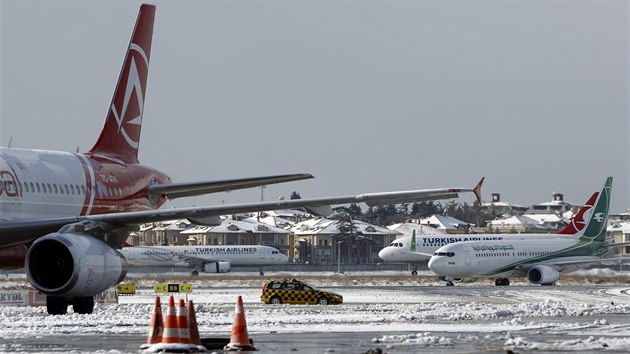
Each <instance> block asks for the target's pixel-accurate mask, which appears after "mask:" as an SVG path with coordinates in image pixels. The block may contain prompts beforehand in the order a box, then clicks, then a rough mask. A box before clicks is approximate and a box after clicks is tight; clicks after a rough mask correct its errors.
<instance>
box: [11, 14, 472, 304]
mask: <svg viewBox="0 0 630 354" xmlns="http://www.w3.org/2000/svg"><path fill="white" fill-rule="evenodd" d="M154 17H155V6H153V5H146V4H144V5H142V6H141V7H140V12H139V15H138V19H137V21H136V24H135V28H134V31H133V34H132V36H131V41H130V43H129V47H128V49H127V52H126V56H125V59H124V62H123V67H122V70H121V72H120V76H119V79H118V83H117V85H116V88H115V91H114V96H113V99H112V101H111V104H110V109H109V112H108V114H107V118H106V120H105V125H104V126H103V129H102V131H101V133H100V136H99V137H98V139H97V140H96V143H95V144H94V146H93V147H92V148H91V149H90V150H89V151H88V152H86V153H70V152H59V151H42V150H30V149H15V148H0V262H1V263H0V266H1V267H4V268H9V269H12V268H21V267H23V266H25V268H26V274H27V277H28V280H29V282H30V283H31V284H32V286H33V287H34V288H35V289H37V290H38V291H40V292H41V293H42V294H45V295H47V300H46V302H47V308H48V312H49V313H51V314H64V313H66V312H67V308H68V306H69V305H70V304H71V305H73V309H74V311H75V312H77V313H91V312H92V310H93V307H94V295H96V294H98V293H100V292H102V291H104V290H106V289H108V288H110V287H111V286H113V285H115V284H117V283H119V282H120V281H121V280H122V279H123V278H124V277H125V275H126V272H127V262H126V260H125V258H124V257H123V256H122V255H121V254H120V252H118V251H117V249H120V248H121V247H122V245H123V243H124V242H125V240H126V239H127V237H128V235H129V232H130V231H133V230H135V229H137V228H138V225H139V224H142V223H147V222H157V221H165V220H172V219H183V218H186V219H188V220H189V221H191V222H193V223H195V224H200V225H219V224H220V223H221V220H220V218H219V216H220V215H226V214H238V213H245V212H257V211H264V210H273V209H288V208H297V207H304V208H305V209H307V211H309V212H310V213H312V214H315V215H328V214H330V213H331V212H332V209H331V205H333V204H349V203H360V202H366V203H367V204H369V205H380V204H398V203H406V202H415V201H422V200H435V199H447V198H456V197H457V196H458V193H459V192H474V193H475V194H476V195H477V196H479V187H480V186H478V187H476V188H475V189H461V188H447V189H425V190H412V191H400V192H384V193H368V194H361V195H354V196H343V197H330V198H319V199H296V200H282V201H273V202H260V203H250V204H237V205H219V206H208V207H191V208H179V209H168V210H158V208H159V207H160V206H161V205H163V204H164V203H165V202H166V200H167V199H174V198H180V197H187V196H194V195H200V194H206V193H214V192H219V191H226V190H233V189H239V188H248V187H253V186H260V185H266V184H270V183H280V182H287V181H295V180H300V179H305V178H312V176H311V175H307V174H297V175H283V176H270V177H262V178H245V179H236V180H226V181H205V182H192V183H172V182H171V180H170V178H169V177H168V176H167V175H166V174H164V173H162V172H160V171H158V170H156V169H153V168H151V167H148V166H144V165H141V164H140V163H139V162H138V148H139V146H140V129H141V126H142V118H143V117H142V112H143V107H144V99H145V93H146V87H147V75H148V72H149V59H150V57H151V40H152V36H153V21H154ZM478 198H479V197H478Z"/></svg>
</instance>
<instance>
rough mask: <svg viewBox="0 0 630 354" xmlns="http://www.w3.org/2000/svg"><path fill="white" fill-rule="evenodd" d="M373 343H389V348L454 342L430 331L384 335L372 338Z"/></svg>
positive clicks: (444, 344) (434, 345)
mask: <svg viewBox="0 0 630 354" xmlns="http://www.w3.org/2000/svg"><path fill="white" fill-rule="evenodd" d="M372 343H377V344H381V343H382V344H388V346H387V348H393V347H395V346H399V345H416V346H417V345H423V346H431V347H437V346H451V345H453V342H452V341H451V340H450V339H449V338H446V337H440V336H432V335H431V333H429V332H424V333H418V334H410V335H384V336H382V337H381V338H372Z"/></svg>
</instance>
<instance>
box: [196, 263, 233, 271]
mask: <svg viewBox="0 0 630 354" xmlns="http://www.w3.org/2000/svg"><path fill="white" fill-rule="evenodd" d="M202 269H203V271H204V272H205V273H227V272H229V271H230V262H208V263H205V264H204V265H203V268H202Z"/></svg>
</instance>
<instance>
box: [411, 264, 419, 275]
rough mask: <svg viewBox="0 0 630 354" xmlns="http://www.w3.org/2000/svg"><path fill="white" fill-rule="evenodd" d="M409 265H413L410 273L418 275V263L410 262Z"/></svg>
mask: <svg viewBox="0 0 630 354" xmlns="http://www.w3.org/2000/svg"><path fill="white" fill-rule="evenodd" d="M411 266H412V267H413V269H412V270H411V275H413V276H414V277H415V276H416V275H418V265H417V264H412V265H411Z"/></svg>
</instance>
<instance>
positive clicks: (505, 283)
mask: <svg viewBox="0 0 630 354" xmlns="http://www.w3.org/2000/svg"><path fill="white" fill-rule="evenodd" d="M494 285H495V286H508V285H510V279H508V278H497V279H495V280H494Z"/></svg>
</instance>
